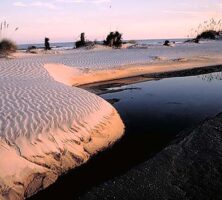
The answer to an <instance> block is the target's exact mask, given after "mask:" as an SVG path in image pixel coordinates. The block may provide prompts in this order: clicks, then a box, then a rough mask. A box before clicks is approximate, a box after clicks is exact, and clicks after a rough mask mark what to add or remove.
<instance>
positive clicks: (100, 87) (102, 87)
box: [79, 64, 222, 95]
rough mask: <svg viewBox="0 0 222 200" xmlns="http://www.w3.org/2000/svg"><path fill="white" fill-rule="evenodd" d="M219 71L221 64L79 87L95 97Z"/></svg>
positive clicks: (221, 69) (221, 68)
mask: <svg viewBox="0 0 222 200" xmlns="http://www.w3.org/2000/svg"><path fill="white" fill-rule="evenodd" d="M221 71H222V64H221V65H212V66H203V67H196V68H188V69H181V70H175V71H166V72H156V73H149V74H142V75H138V76H131V77H126V78H120V79H113V80H108V81H101V82H95V83H89V84H84V85H80V86H79V87H80V88H82V89H85V90H87V91H89V92H92V93H95V94H96V95H101V94H104V93H105V94H106V93H108V90H107V89H108V88H110V87H120V86H124V85H129V84H134V83H140V82H146V81H153V80H160V79H165V78H176V77H186V76H196V75H201V74H208V73H213V72H221Z"/></svg>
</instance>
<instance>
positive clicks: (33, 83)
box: [0, 42, 222, 199]
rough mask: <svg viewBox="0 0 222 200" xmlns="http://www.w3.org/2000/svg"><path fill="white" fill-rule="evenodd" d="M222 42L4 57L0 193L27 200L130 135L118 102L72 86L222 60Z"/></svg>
mask: <svg viewBox="0 0 222 200" xmlns="http://www.w3.org/2000/svg"><path fill="white" fill-rule="evenodd" d="M221 54H222V42H217V43H215V42H210V43H204V44H199V45H197V44H181V45H176V46H175V47H172V48H171V47H163V46H158V47H149V48H148V49H121V50H113V49H110V48H106V49H102V50H101V49H100V50H98V49H96V50H95V49H94V50H67V51H64V52H62V53H60V54H57V55H52V54H47V55H46V54H38V55H31V54H25V56H24V54H21V53H20V54H16V55H15V56H16V57H17V58H16V59H8V60H6V59H1V60H0V91H1V93H0V109H1V114H0V158H1V159H0V199H21V198H23V197H28V196H30V195H32V194H34V193H36V192H37V191H39V190H41V189H44V188H46V187H47V186H48V185H50V184H52V183H53V182H55V180H56V179H57V177H58V176H60V175H61V174H62V173H64V172H67V171H68V170H69V169H72V168H75V167H76V166H79V165H81V164H82V163H84V162H86V161H87V160H88V159H89V158H90V157H91V156H92V155H94V154H95V153H97V152H98V151H100V150H102V149H104V148H106V147H108V146H110V145H111V144H113V143H114V142H115V141H116V140H118V139H119V138H120V137H121V136H122V135H123V129H124V125H123V123H122V121H121V119H120V117H119V115H118V114H117V112H116V111H115V110H114V108H113V107H112V106H111V105H110V104H108V103H107V102H105V101H104V100H102V99H101V98H99V97H97V96H95V95H93V94H90V93H88V92H86V91H84V90H81V89H78V88H72V87H70V86H71V85H81V84H86V83H92V82H98V81H105V80H111V79H115V78H123V77H129V76H135V75H140V74H145V73H153V72H163V71H175V70H180V69H187V68H193V67H202V66H209V65H214V64H221V63H222V56H221Z"/></svg>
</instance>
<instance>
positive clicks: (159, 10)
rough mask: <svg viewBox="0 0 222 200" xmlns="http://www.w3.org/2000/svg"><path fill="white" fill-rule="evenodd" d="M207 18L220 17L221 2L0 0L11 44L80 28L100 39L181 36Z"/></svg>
mask: <svg viewBox="0 0 222 200" xmlns="http://www.w3.org/2000/svg"><path fill="white" fill-rule="evenodd" d="M212 17H214V18H215V19H217V20H218V19H220V18H222V0H186V1H185V0H181V1H178V0H149V1H148V0H49V1H47V3H46V1H32V0H21V1H20V0H18V1H16V0H1V7H0V19H1V21H4V20H7V21H8V23H9V24H10V28H11V29H10V30H8V33H5V35H7V36H8V37H11V38H13V39H14V40H16V41H17V43H36V42H37V43H38V42H42V40H43V38H44V37H45V36H47V37H50V38H51V41H52V42H58V41H74V40H76V39H77V37H78V36H79V34H80V33H81V32H85V33H86V36H87V38H88V39H90V40H94V39H97V40H102V39H104V38H105V36H106V34H107V33H108V32H109V31H110V30H113V31H114V30H119V31H120V32H122V33H123V34H124V39H151V38H184V37H186V36H187V35H188V34H190V33H191V28H196V27H197V26H198V24H199V23H201V22H203V21H205V20H209V19H210V18H212ZM15 27H19V30H18V31H17V32H14V28H15Z"/></svg>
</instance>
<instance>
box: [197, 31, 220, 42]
mask: <svg viewBox="0 0 222 200" xmlns="http://www.w3.org/2000/svg"><path fill="white" fill-rule="evenodd" d="M217 36H219V32H218V31H214V30H208V31H204V32H202V33H201V34H199V35H198V36H197V39H211V40H216V39H217Z"/></svg>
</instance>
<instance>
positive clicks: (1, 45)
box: [0, 39, 17, 55]
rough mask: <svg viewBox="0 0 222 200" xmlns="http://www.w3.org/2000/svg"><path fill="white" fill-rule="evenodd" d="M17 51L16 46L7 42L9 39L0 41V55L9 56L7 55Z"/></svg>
mask: <svg viewBox="0 0 222 200" xmlns="http://www.w3.org/2000/svg"><path fill="white" fill-rule="evenodd" d="M16 50H17V45H16V44H15V43H14V42H13V41H11V40H9V39H3V40H1V41H0V53H1V54H6V55H7V54H9V53H13V52H16Z"/></svg>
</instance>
